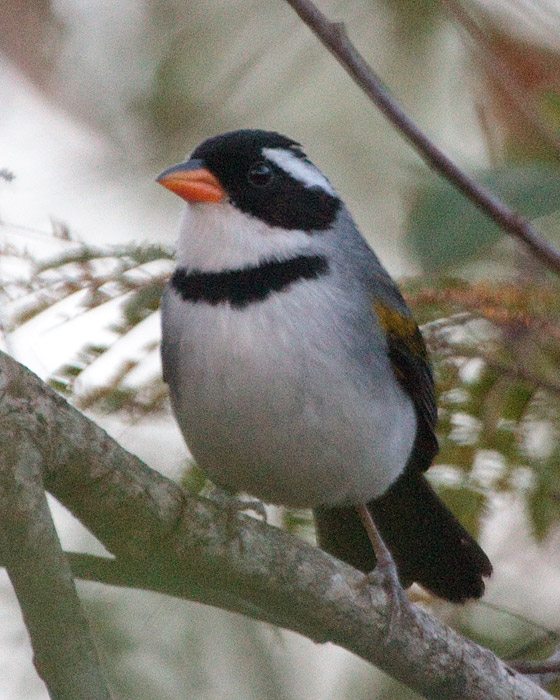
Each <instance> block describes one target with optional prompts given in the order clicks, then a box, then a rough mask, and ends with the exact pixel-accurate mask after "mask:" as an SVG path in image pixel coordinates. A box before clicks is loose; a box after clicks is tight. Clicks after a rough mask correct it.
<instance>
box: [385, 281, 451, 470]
mask: <svg viewBox="0 0 560 700" xmlns="http://www.w3.org/2000/svg"><path fill="white" fill-rule="evenodd" d="M383 272H385V271H384V270H383ZM374 294H375V298H374V301H373V309H374V311H375V313H376V315H377V317H378V319H379V322H380V324H381V327H382V328H383V330H384V331H385V333H386V334H387V341H388V346H389V347H388V350H389V359H390V360H391V365H392V367H393V372H394V373H395V377H396V379H397V381H398V382H399V384H400V385H401V386H402V388H403V389H404V390H405V392H406V393H407V394H408V396H409V397H410V398H411V399H412V403H413V404H414V408H415V410H416V417H417V421H418V427H417V430H416V439H415V442H414V447H413V449H412V453H411V456H410V460H409V467H411V468H412V469H413V470H414V471H416V470H417V471H425V470H426V469H428V467H429V466H430V464H431V463H432V460H433V459H434V457H435V456H436V454H437V453H438V443H437V438H436V435H435V427H436V423H437V406H436V399H435V389H434V378H433V375H432V368H431V366H430V362H429V359H428V353H427V351H426V345H425V343H424V338H423V337H422V334H421V333H420V329H419V328H418V326H417V324H416V321H415V320H414V318H413V317H412V314H411V312H410V309H409V308H408V306H407V305H406V302H405V301H404V299H403V298H402V296H401V294H400V292H399V290H398V289H397V287H396V285H395V284H394V283H393V281H392V280H391V278H390V277H389V275H387V274H386V273H385V274H382V275H376V280H375V285H374Z"/></svg>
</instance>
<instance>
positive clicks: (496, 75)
mask: <svg viewBox="0 0 560 700" xmlns="http://www.w3.org/2000/svg"><path fill="white" fill-rule="evenodd" d="M440 2H441V3H442V4H443V6H444V7H446V8H447V10H448V11H449V13H450V14H451V15H452V16H453V17H454V18H455V20H456V21H457V23H458V24H459V25H461V26H462V27H463V29H464V30H465V31H466V33H467V34H468V35H469V36H470V37H471V39H472V40H473V42H474V44H475V45H476V49H477V53H476V58H479V59H480V60H482V61H483V62H484V64H485V65H486V67H487V69H488V70H489V72H490V73H491V76H492V79H493V80H496V81H497V82H498V83H499V84H500V86H501V87H502V89H503V90H504V91H505V92H506V94H507V95H508V97H509V98H510V100H511V101H512V103H513V104H514V105H515V106H516V108H517V110H518V111H519V113H520V114H522V115H523V116H524V117H525V119H526V120H527V122H528V124H529V125H530V126H532V127H533V129H534V130H535V131H536V132H538V133H539V134H540V136H541V137H542V138H543V139H544V140H545V141H546V142H547V143H548V144H549V145H550V146H551V147H552V148H553V149H554V152H555V155H556V157H557V158H560V139H559V138H558V136H557V135H556V132H555V131H553V130H552V129H551V128H550V127H548V126H547V125H546V124H545V123H544V122H543V121H542V119H541V115H540V114H539V112H538V110H537V109H536V108H535V106H534V104H533V102H532V100H530V99H527V92H526V90H524V89H523V87H522V86H521V85H520V84H519V82H518V81H517V80H516V78H515V76H514V75H513V73H512V72H511V71H510V69H509V67H508V65H507V63H506V62H505V61H504V60H503V59H502V58H501V57H500V56H499V55H498V54H497V53H496V52H495V51H494V50H493V49H492V47H491V45H490V42H489V41H488V38H487V36H486V35H485V33H484V32H483V30H482V29H481V28H480V26H479V25H478V23H477V22H476V21H475V20H474V19H473V18H472V17H471V16H470V15H469V13H468V12H467V11H466V10H465V8H464V7H463V5H462V4H461V2H459V1H458V0H440Z"/></svg>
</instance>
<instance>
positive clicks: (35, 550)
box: [0, 364, 112, 700]
mask: <svg viewBox="0 0 560 700" xmlns="http://www.w3.org/2000/svg"><path fill="white" fill-rule="evenodd" d="M21 381H22V376H21V374H20V372H19V369H18V368H17V366H16V365H13V364H8V365H7V366H4V367H3V372H2V376H1V385H2V394H3V395H4V397H5V398H6V397H14V396H20V397H21V395H22V387H21V384H20V382H21ZM23 393H24V392H23ZM24 406H25V399H23V398H22V404H21V406H20V407H21V408H24ZM38 419H39V421H40V417H38ZM0 426H1V428H2V439H1V442H0V465H1V466H0V500H1V504H0V513H1V516H0V519H1V520H0V523H1V526H0V556H1V557H2V560H3V563H4V565H5V566H6V569H7V571H8V575H9V577H10V580H11V582H12V585H13V587H14V590H15V593H16V595H17V598H18V601H19V604H20V606H21V610H22V613H23V617H24V620H25V624H26V627H27V630H28V631H29V635H30V637H31V643H32V645H33V651H34V655H35V658H34V663H35V667H36V669H37V672H38V673H39V675H40V676H41V678H42V679H43V680H44V681H45V683H46V685H47V688H48V690H49V695H50V697H51V698H53V700H76V698H82V699H83V700H110V699H111V697H112V695H111V693H110V691H109V689H108V687H107V683H106V680H105V678H104V675H103V671H102V669H101V665H100V662H99V658H98V655H97V651H96V649H95V646H94V644H93V640H92V638H91V635H90V631H89V627H88V623H87V620H86V618H85V616H84V613H83V611H82V608H81V605H80V601H79V599H78V596H77V593H76V587H75V585H74V580H73V577H72V572H71V571H70V567H69V565H68V562H67V560H66V557H65V555H64V553H63V551H62V548H61V545H60V541H59V539H58V536H57V533H56V530H55V526H54V523H53V521H52V517H51V513H50V510H49V506H48V503H47V499H46V494H45V491H44V487H43V480H42V470H43V468H44V465H45V454H44V453H45V452H47V453H48V451H49V445H48V441H47V442H45V443H41V438H42V437H43V436H42V434H41V433H40V432H37V431H35V430H34V431H33V433H30V432H29V430H28V427H29V426H28V425H26V413H25V412H24V413H23V414H20V415H18V414H11V415H5V414H4V415H0Z"/></svg>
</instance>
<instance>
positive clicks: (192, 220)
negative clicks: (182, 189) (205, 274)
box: [176, 202, 312, 271]
mask: <svg viewBox="0 0 560 700" xmlns="http://www.w3.org/2000/svg"><path fill="white" fill-rule="evenodd" d="M311 246H312V237H311V236H310V235H309V234H307V233H305V232H304V231H299V230H294V231H291V230H290V231H289V230H286V229H282V228H277V227H272V226H269V225H268V224H266V223H265V222H263V221H260V220H259V219H256V218H255V217H252V216H249V214H245V213H244V212H242V211H240V210H239V209H237V208H236V207H234V206H233V205H232V204H229V203H228V202H220V203H217V204H212V203H207V202H204V203H195V204H187V206H186V209H185V213H184V214H183V217H182V219H181V224H180V229H179V240H178V242H177V253H176V260H177V265H178V266H180V267H187V268H190V269H193V268H196V269H198V270H204V271H219V270H223V269H227V268H239V267H246V266H248V265H255V264H258V263H259V262H261V261H262V260H285V259H286V258H289V257H291V256H293V255H298V254H300V253H305V252H308V251H309V249H310V248H311Z"/></svg>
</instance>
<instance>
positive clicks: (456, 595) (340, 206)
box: [157, 130, 492, 602]
mask: <svg viewBox="0 0 560 700" xmlns="http://www.w3.org/2000/svg"><path fill="white" fill-rule="evenodd" d="M157 181H158V182H159V183H160V184H161V185H163V186H164V187H166V188H168V189H169V190H171V191H172V192H174V193H176V194H178V195H179V196H180V197H182V198H183V199H184V200H186V202H187V207H186V210H185V213H184V215H183V218H182V222H181V227H180V237H179V241H178V247H177V256H176V257H177V268H176V270H175V272H174V274H173V276H172V277H171V280H170V282H169V284H168V286H167V289H166V290H165V293H164V296H163V302H162V329H163V343H162V360H163V371H164V378H165V380H166V382H167V383H168V384H169V388H170V393H171V400H172V405H173V410H174V413H175V416H176V418H177V421H178V423H179V426H180V428H181V430H182V432H183V435H184V437H185V440H186V442H187V444H188V446H189V448H190V450H191V452H192V454H193V455H194V457H195V459H196V461H197V463H198V464H199V465H200V467H201V468H202V469H203V470H205V471H206V473H207V474H208V475H209V476H210V478H211V479H212V480H213V481H214V483H216V484H217V485H218V486H220V487H221V488H224V489H227V490H228V491H232V492H238V491H244V492H247V493H249V494H251V495H253V496H256V497H257V498H259V499H261V500H263V501H265V502H270V503H276V504H283V505H286V506H294V507H306V508H312V509H313V512H314V516H315V520H316V524H317V532H318V541H319V544H320V546H321V547H322V548H323V549H325V550H326V551H327V552H330V553H331V554H333V555H334V556H336V557H338V558H340V559H342V560H344V561H346V562H348V563H349V564H351V565H353V566H354V567H356V568H358V569H360V570H361V571H363V572H369V571H371V570H372V569H374V567H375V565H376V561H378V562H379V563H380V564H383V566H384V571H385V573H388V575H389V578H390V577H391V572H393V583H394V577H395V573H396V572H395V568H394V565H395V564H396V567H397V570H398V577H399V579H400V582H401V583H402V585H403V586H405V587H406V586H408V585H410V584H411V583H412V582H414V581H416V582H418V583H420V584H421V585H422V586H424V587H425V588H427V589H428V590H429V591H431V592H432V593H434V594H436V595H437V596H440V597H442V598H445V599H447V600H451V601H454V602H462V601H465V600H467V599H468V598H478V597H480V596H481V595H482V593H483V592H484V582H483V577H484V576H489V575H490V573H491V571H492V567H491V564H490V562H489V560H488V558H487V557H486V555H485V554H484V552H483V551H482V549H481V548H480V547H479V546H478V544H477V543H476V542H475V540H474V539H473V538H472V537H471V536H470V535H469V534H468V533H467V531H466V530H465V529H464V528H463V527H462V525H461V524H460V523H459V522H458V520H457V519H456V518H455V517H454V515H453V514H452V513H451V512H450V511H449V510H448V509H447V508H446V506H445V505H444V504H443V503H442V501H441V500H440V499H439V498H438V496H437V495H436V494H435V492H434V491H433V490H432V488H431V487H430V486H429V484H428V482H427V481H426V478H425V477H424V472H425V471H426V470H427V469H428V467H429V466H430V464H431V463H432V460H433V459H434V457H435V455H436V454H437V451H438V444H437V440H436V436H435V433H434V430H435V426H436V420H437V410H436V405H435V398H434V382H433V377H432V371H431V369H430V364H429V361H428V358H427V355H426V348H425V345H424V341H423V339H422V336H421V334H420V331H419V330H418V327H417V325H416V323H415V321H414V319H413V318H412V314H411V312H410V309H409V308H408V307H407V305H406V303H405V301H404V299H403V297H402V296H401V294H400V292H399V290H398V288H397V286H396V285H395V283H394V282H393V280H392V279H391V278H390V277H389V275H388V273H387V272H386V270H385V269H384V268H383V266H382V265H381V263H380V262H379V260H378V258H377V257H376V256H375V254H374V253H373V252H372V250H371V249H370V248H369V247H368V245H367V243H366V242H365V240H364V238H363V237H362V236H361V234H360V233H359V231H358V229H357V227H356V225H355V223H354V221H353V220H352V217H351V215H350V213H349V212H348V209H347V208H346V206H345V205H344V202H343V201H342V200H341V199H340V197H339V196H338V195H337V194H336V192H335V190H334V189H333V187H332V186H331V184H330V183H329V181H328V180H327V178H326V177H325V176H324V175H323V174H322V173H321V172H320V171H319V170H318V169H317V168H316V167H315V166H314V165H313V164H312V163H311V162H310V161H309V160H308V158H307V156H306V155H305V153H304V152H303V151H302V149H301V147H300V145H299V144H298V143H296V142H295V141H292V140H291V139H289V138H286V137H285V136H282V135H280V134H278V133H275V132H268V131H259V130H243V131H234V132H230V133H226V134H222V135H220V136H215V137H213V138H210V139H208V140H206V141H204V142H203V143H202V144H201V145H200V146H198V148H196V149H195V151H194V152H193V153H192V155H191V157H190V159H189V160H187V161H186V162H184V163H181V164H179V165H174V166H172V167H171V168H168V169H167V170H165V171H164V172H163V173H162V174H161V175H160V176H159V177H158V178H157ZM385 545H386V548H385ZM387 549H388V550H389V551H390V553H391V554H392V559H391V557H390V555H389V554H388V552H387ZM393 560H394V563H393Z"/></svg>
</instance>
